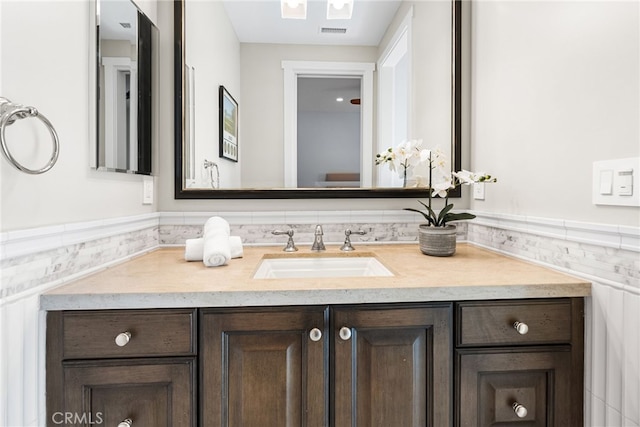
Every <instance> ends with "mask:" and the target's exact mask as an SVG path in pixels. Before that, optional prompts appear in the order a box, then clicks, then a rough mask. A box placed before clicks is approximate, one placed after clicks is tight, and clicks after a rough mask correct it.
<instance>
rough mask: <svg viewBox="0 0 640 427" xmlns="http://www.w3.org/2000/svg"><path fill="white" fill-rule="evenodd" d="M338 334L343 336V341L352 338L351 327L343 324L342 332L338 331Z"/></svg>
mask: <svg viewBox="0 0 640 427" xmlns="http://www.w3.org/2000/svg"><path fill="white" fill-rule="evenodd" d="M338 335H340V338H342V340H343V341H347V340H349V339H350V338H351V328H347V327H346V326H343V327H342V328H340V332H339V333H338Z"/></svg>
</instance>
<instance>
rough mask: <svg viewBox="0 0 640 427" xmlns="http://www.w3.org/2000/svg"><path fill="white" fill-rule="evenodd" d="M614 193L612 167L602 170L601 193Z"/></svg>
mask: <svg viewBox="0 0 640 427" xmlns="http://www.w3.org/2000/svg"><path fill="white" fill-rule="evenodd" d="M612 193H613V171H612V170H611V169H607V170H602V171H600V194H603V195H609V194H612Z"/></svg>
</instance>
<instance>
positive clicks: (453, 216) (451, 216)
mask: <svg viewBox="0 0 640 427" xmlns="http://www.w3.org/2000/svg"><path fill="white" fill-rule="evenodd" d="M475 217H476V216H475V215H474V214H470V213H466V212H461V213H448V214H447V215H445V217H444V221H443V223H442V225H445V224H446V223H447V222H449V221H460V220H463V219H473V218H475Z"/></svg>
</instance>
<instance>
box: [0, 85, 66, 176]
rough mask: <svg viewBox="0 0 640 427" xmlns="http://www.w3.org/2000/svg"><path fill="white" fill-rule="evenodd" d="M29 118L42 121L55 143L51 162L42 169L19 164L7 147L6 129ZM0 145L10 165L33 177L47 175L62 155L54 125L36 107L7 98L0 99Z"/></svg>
mask: <svg viewBox="0 0 640 427" xmlns="http://www.w3.org/2000/svg"><path fill="white" fill-rule="evenodd" d="M29 117H36V118H38V119H40V121H41V122H42V123H44V125H45V126H46V127H47V129H48V130H49V134H50V135H51V140H52V142H53V153H52V154H51V158H50V159H49V162H48V163H47V164H46V165H45V166H44V167H42V168H40V169H29V168H27V167H26V166H23V165H22V164H20V162H18V161H17V160H16V159H15V158H14V157H13V156H12V155H11V152H10V151H9V147H8V145H7V140H6V137H5V129H6V127H7V126H10V125H12V124H13V123H15V121H16V120H19V119H26V118H29ZM0 145H2V152H3V153H4V155H5V157H6V158H7V160H9V163H11V164H12V165H13V166H15V167H16V168H17V169H19V170H21V171H22V172H25V173H29V174H32V175H38V174H41V173H45V172H46V171H48V170H49V169H51V168H52V167H53V165H55V164H56V161H58V154H59V153H60V141H58V134H57V133H56V130H55V129H54V128H53V125H52V124H51V122H50V121H49V120H47V118H46V117H45V116H43V115H42V114H40V112H39V111H38V110H36V109H35V108H34V107H27V106H25V105H20V104H14V103H12V102H11V101H9V100H8V99H7V98H3V97H0Z"/></svg>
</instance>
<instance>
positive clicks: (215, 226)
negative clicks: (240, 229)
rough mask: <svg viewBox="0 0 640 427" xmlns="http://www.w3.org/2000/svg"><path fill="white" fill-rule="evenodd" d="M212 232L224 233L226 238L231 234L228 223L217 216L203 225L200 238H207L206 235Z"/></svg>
mask: <svg viewBox="0 0 640 427" xmlns="http://www.w3.org/2000/svg"><path fill="white" fill-rule="evenodd" d="M214 230H220V231H222V232H224V233H226V235H227V236H229V235H230V234H231V231H230V228H229V223H228V222H227V220H226V219H224V218H222V217H219V216H212V217H211V218H209V219H208V220H207V222H205V223H204V227H203V230H202V237H207V234H208V233H209V232H211V231H214Z"/></svg>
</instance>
